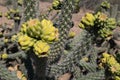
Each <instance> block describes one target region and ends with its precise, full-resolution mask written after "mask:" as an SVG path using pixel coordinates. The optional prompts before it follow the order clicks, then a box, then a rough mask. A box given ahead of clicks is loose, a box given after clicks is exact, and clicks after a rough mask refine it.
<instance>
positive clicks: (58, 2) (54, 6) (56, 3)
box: [52, 0, 62, 10]
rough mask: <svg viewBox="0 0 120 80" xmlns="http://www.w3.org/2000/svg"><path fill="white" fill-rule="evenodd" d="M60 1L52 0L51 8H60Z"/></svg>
mask: <svg viewBox="0 0 120 80" xmlns="http://www.w3.org/2000/svg"><path fill="white" fill-rule="evenodd" d="M61 5H62V2H61V1H60V0H54V1H53V3H52V8H53V9H55V10H59V9H61Z"/></svg>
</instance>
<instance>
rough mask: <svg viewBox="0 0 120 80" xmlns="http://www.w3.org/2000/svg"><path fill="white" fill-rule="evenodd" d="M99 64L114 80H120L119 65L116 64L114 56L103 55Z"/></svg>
mask: <svg viewBox="0 0 120 80" xmlns="http://www.w3.org/2000/svg"><path fill="white" fill-rule="evenodd" d="M101 63H102V64H103V67H104V68H106V69H107V70H108V71H109V73H110V74H111V75H112V78H113V79H114V80H120V63H118V61H117V60H116V59H115V57H114V56H112V55H110V54H108V53H103V58H102V59H101Z"/></svg>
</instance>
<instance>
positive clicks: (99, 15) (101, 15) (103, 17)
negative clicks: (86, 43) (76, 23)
mask: <svg viewBox="0 0 120 80" xmlns="http://www.w3.org/2000/svg"><path fill="white" fill-rule="evenodd" d="M95 18H97V19H98V20H99V21H106V20H107V19H108V16H107V15H106V14H104V13H102V12H97V13H96V14H95Z"/></svg>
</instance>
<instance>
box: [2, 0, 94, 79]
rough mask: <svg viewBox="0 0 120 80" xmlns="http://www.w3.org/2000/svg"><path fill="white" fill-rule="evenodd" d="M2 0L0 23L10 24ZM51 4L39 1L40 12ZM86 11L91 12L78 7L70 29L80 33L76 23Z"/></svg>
mask: <svg viewBox="0 0 120 80" xmlns="http://www.w3.org/2000/svg"><path fill="white" fill-rule="evenodd" d="M3 1H4V0H0V11H1V12H2V13H3V17H1V18H0V25H1V24H4V23H7V24H9V25H11V23H13V21H12V20H8V19H7V18H6V17H4V14H5V13H6V12H7V11H8V9H7V8H6V6H4V5H3ZM50 6H51V3H50V2H43V1H42V2H40V12H42V13H44V12H45V11H47V9H48V8H49V7H50ZM86 12H92V11H91V10H85V9H80V11H79V12H78V13H75V14H73V18H72V20H73V22H74V27H73V28H72V29H71V31H74V32H75V33H76V34H78V33H80V31H81V29H79V28H78V24H79V22H80V20H81V18H82V16H84V14H85V13H86ZM70 76H71V74H69V73H66V74H65V75H63V76H61V77H60V78H59V80H69V78H70Z"/></svg>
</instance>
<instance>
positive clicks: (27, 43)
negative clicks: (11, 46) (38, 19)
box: [18, 35, 36, 50]
mask: <svg viewBox="0 0 120 80" xmlns="http://www.w3.org/2000/svg"><path fill="white" fill-rule="evenodd" d="M35 42H36V40H35V39H33V38H31V37H29V36H27V35H21V36H19V37H18V43H19V44H20V46H21V49H23V50H29V49H30V48H31V47H32V46H33V44H34V43H35Z"/></svg>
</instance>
